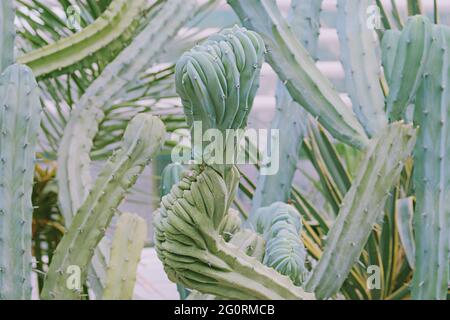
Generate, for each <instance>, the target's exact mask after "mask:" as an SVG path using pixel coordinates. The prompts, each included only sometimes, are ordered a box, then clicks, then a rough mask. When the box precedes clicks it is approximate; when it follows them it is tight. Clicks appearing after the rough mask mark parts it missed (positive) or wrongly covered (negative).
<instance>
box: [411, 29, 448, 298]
mask: <svg viewBox="0 0 450 320" xmlns="http://www.w3.org/2000/svg"><path fill="white" fill-rule="evenodd" d="M429 55H430V56H429V62H428V64H427V66H428V67H427V70H426V72H425V77H424V79H423V81H422V84H421V87H420V88H419V91H418V92H417V97H416V104H415V111H414V123H415V124H417V125H418V126H419V127H420V130H419V136H418V141H417V144H416V148H415V150H414V154H415V163H414V187H415V191H416V207H415V213H414V231H415V244H416V256H415V272H414V277H413V283H412V296H413V298H415V299H445V298H446V295H447V284H448V280H449V278H448V277H449V263H448V258H449V256H448V253H449V250H450V249H449V245H450V244H449V242H450V240H449V234H450V229H449V227H450V203H449V197H450V194H449V190H450V185H449V182H450V160H449V159H450V154H449V153H450V149H449V147H448V146H449V143H450V126H449V120H450V118H449V115H450V114H449V106H448V105H449V104H448V101H449V100H448V99H449V87H448V85H447V84H448V81H449V72H450V29H449V28H448V27H445V26H435V27H434V29H433V41H432V45H431V48H430V54H429Z"/></svg>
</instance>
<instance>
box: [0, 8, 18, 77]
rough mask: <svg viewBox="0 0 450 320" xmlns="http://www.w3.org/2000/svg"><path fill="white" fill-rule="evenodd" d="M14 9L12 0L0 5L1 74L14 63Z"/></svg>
mask: <svg viewBox="0 0 450 320" xmlns="http://www.w3.org/2000/svg"><path fill="white" fill-rule="evenodd" d="M14 16H15V14H14V7H13V2H12V0H2V2H1V3H0V74H1V73H2V72H3V71H4V70H5V69H6V68H7V67H8V66H9V65H11V64H13V62H14V35H15V30H14Z"/></svg>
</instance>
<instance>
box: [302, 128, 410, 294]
mask: <svg viewBox="0 0 450 320" xmlns="http://www.w3.org/2000/svg"><path fill="white" fill-rule="evenodd" d="M415 140H416V133H415V129H414V128H413V127H412V125H404V124H402V123H393V124H390V125H389V126H388V127H387V128H386V130H385V131H384V132H382V133H381V134H379V135H378V136H377V137H376V138H375V139H374V140H373V141H371V144H370V145H369V147H368V149H367V151H366V155H365V157H364V159H363V160H362V163H361V165H360V167H359V169H358V173H357V175H356V177H355V179H354V182H353V184H352V186H351V188H350V190H349V191H348V192H347V194H346V195H345V197H344V199H343V201H342V207H341V209H340V210H339V214H338V217H337V219H336V221H334V223H333V226H332V228H331V229H330V231H329V233H328V234H327V239H326V247H325V250H324V252H323V254H322V256H321V258H320V260H319V263H318V264H317V265H316V266H315V268H314V269H313V271H312V274H311V277H310V278H309V279H308V281H307V283H306V289H307V290H309V291H314V292H315V294H316V296H317V298H319V299H323V298H329V297H331V296H332V295H333V294H335V293H337V291H338V290H339V289H340V287H341V285H342V284H343V282H344V281H345V279H346V277H347V275H348V273H349V272H350V269H351V267H352V265H353V264H354V263H355V262H356V261H357V259H358V258H359V256H360V254H361V252H362V250H363V247H364V245H365V243H366V242H367V239H368V238H369V235H370V232H371V230H372V228H373V226H374V225H375V223H376V221H377V219H378V217H380V215H381V213H382V212H383V210H384V205H385V203H386V199H387V198H388V195H389V192H390V190H391V189H392V188H393V187H394V185H395V183H397V181H398V178H399V176H400V173H401V170H402V169H403V165H404V162H405V160H406V159H407V158H408V157H409V156H410V154H411V152H412V150H413V148H414V144H415Z"/></svg>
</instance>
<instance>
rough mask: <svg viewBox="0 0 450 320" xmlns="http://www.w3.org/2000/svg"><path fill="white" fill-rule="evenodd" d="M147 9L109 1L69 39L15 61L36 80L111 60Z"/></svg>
mask: <svg viewBox="0 0 450 320" xmlns="http://www.w3.org/2000/svg"><path fill="white" fill-rule="evenodd" d="M147 6H148V1H146V0H134V1H127V0H113V1H112V2H111V3H110V5H109V7H108V8H107V9H106V10H105V12H104V13H103V14H102V15H101V16H100V17H99V18H98V19H97V20H95V21H94V22H93V23H92V24H90V25H89V26H87V27H86V28H85V29H83V30H81V31H80V32H77V33H75V34H74V35H72V36H69V37H66V38H63V39H61V40H59V41H57V42H55V43H52V44H49V45H47V46H44V47H42V48H39V49H36V50H33V51H31V52H29V53H27V54H25V55H22V56H20V57H18V58H17V61H18V62H19V63H22V64H26V65H28V66H29V67H30V68H31V69H32V70H33V72H34V74H35V75H36V77H38V78H39V77H46V76H49V75H50V76H56V75H59V74H61V73H67V72H70V71H71V70H72V69H76V68H79V66H80V64H83V65H85V66H88V65H89V64H90V63H92V62H93V61H95V58H96V57H104V56H105V54H106V55H108V56H114V55H115V54H117V53H118V52H120V51H121V50H122V48H124V47H126V45H127V44H129V43H130V41H131V39H132V38H133V37H134V35H135V33H136V32H137V29H138V27H139V25H140V23H139V22H140V20H141V18H142V17H143V14H144V13H145V11H146V10H145V9H146V7H147Z"/></svg>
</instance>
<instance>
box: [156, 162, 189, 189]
mask: <svg viewBox="0 0 450 320" xmlns="http://www.w3.org/2000/svg"><path fill="white" fill-rule="evenodd" d="M183 173H184V167H183V166H182V165H181V164H179V163H170V164H168V165H167V166H166V167H165V168H164V170H163V172H162V173H161V185H160V195H161V197H164V196H165V195H166V194H168V193H169V192H170V189H172V186H173V185H175V184H177V183H178V182H179V181H180V180H181V178H182V177H183Z"/></svg>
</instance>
